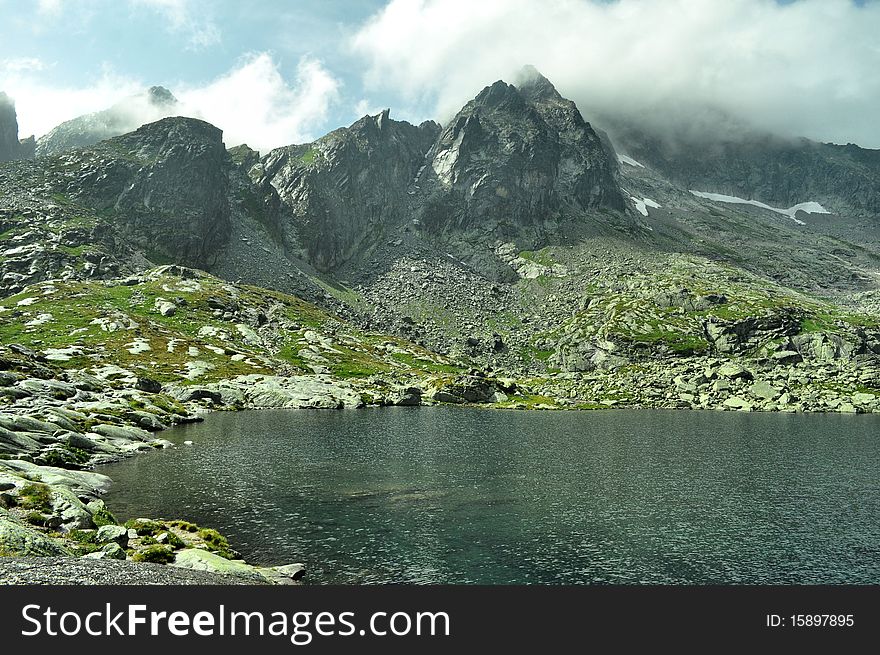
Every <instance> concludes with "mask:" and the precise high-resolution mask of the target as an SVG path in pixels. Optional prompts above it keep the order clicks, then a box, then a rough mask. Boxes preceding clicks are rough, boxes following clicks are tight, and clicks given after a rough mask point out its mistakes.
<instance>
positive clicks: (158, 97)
mask: <svg viewBox="0 0 880 655" xmlns="http://www.w3.org/2000/svg"><path fill="white" fill-rule="evenodd" d="M147 98H148V100H149V101H150V103H151V104H154V105H157V106H163V105H164V106H169V105H176V104H178V101H177V98H175V97H174V94H173V93H171V91H169V90H168V89H166V88H165V87H164V86H151V87H150V88H149V89H148V90H147Z"/></svg>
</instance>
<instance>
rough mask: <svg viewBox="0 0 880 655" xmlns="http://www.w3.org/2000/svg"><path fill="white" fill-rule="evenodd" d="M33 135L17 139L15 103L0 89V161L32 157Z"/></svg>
mask: <svg viewBox="0 0 880 655" xmlns="http://www.w3.org/2000/svg"><path fill="white" fill-rule="evenodd" d="M34 148H35V144H34V137H29V138H27V139H22V140H19V138H18V116H17V114H16V113H15V103H14V102H13V101H12V98H10V97H9V96H8V95H6V94H5V93H4V92H2V91H0V162H3V161H15V160H17V159H33V157H34Z"/></svg>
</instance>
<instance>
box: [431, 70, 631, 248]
mask: <svg viewBox="0 0 880 655" xmlns="http://www.w3.org/2000/svg"><path fill="white" fill-rule="evenodd" d="M521 77H522V82H520V84H519V87H517V86H513V85H511V84H507V83H506V82H503V81H498V82H495V83H494V84H492V85H491V86H488V87H486V88H485V89H483V91H481V92H480V94H479V95H477V97H476V98H474V99H473V100H472V101H470V102H469V103H468V104H467V105H465V106H464V108H463V109H462V110H461V111H460V112H459V113H458V114H457V115H456V116H455V117H454V118H453V119H452V120H451V121H450V122H449V124H448V125H447V126H446V127H445V129H444V130H443V132H442V133H441V134H440V136H439V137H438V140H437V142H436V143H435V144H434V146H433V147H432V149H431V151H430V152H429V153H428V158H427V162H426V164H427V165H426V166H425V168H424V169H423V170H422V172H421V174H420V176H419V183H420V184H421V185H422V186H424V187H425V188H426V189H427V190H428V195H427V200H426V203H425V207H424V209H423V210H422V211H421V213H420V216H419V218H420V220H421V222H422V224H423V226H424V229H425V230H427V231H429V232H435V233H436V232H445V231H449V230H467V229H475V230H478V231H480V232H481V233H482V234H484V235H485V234H494V235H496V236H498V237H511V236H513V237H515V236H518V235H519V234H520V233H521V231H522V228H524V227H531V228H536V227H538V228H539V227H540V226H541V225H542V224H543V223H544V222H546V221H550V220H559V219H562V218H563V217H566V216H576V217H582V216H583V215H584V213H585V212H589V211H591V210H596V209H599V208H604V209H611V210H622V209H623V208H624V202H623V197H622V195H621V192H620V189H619V187H618V185H617V182H616V180H615V170H616V164H615V163H614V162H613V160H612V159H611V157H610V156H609V153H608V152H607V151H606V149H605V147H604V146H603V144H602V143H601V140H600V139H599V137H598V135H597V134H596V133H595V131H594V130H593V129H592V127H591V126H590V124H589V123H587V122H585V121H584V119H583V118H582V117H581V115H580V112H579V111H578V109H577V107H576V106H575V105H574V103H573V102H571V101H570V100H566V99H565V98H563V97H562V96H561V95H559V93H558V92H557V91H556V89H555V88H554V87H553V85H552V84H551V83H550V82H549V81H548V80H547V79H546V78H544V77H543V76H541V75H540V74H539V73H538V72H537V71H535V70H534V69H527V70H525V71H524V72H523V73H522V75H521Z"/></svg>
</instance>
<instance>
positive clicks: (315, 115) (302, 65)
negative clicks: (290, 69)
mask: <svg viewBox="0 0 880 655" xmlns="http://www.w3.org/2000/svg"><path fill="white" fill-rule="evenodd" d="M339 88H340V82H339V81H338V80H337V79H336V78H335V77H333V75H331V74H330V73H329V72H328V71H327V70H326V69H325V68H324V66H323V65H322V64H321V62H320V61H318V60H316V59H313V58H310V57H303V58H302V59H300V61H299V64H298V65H297V68H296V76H295V79H294V80H293V82H292V83H290V82H288V81H287V80H286V79H285V78H284V76H283V75H282V74H281V70H280V68H279V64H278V62H276V61H275V60H274V59H273V58H272V56H271V55H269V54H268V53H258V54H252V55H248V56H246V57H245V58H244V59H243V60H242V61H241V62H240V64H239V65H238V66H236V67H235V68H234V69H233V70H231V71H229V72H228V73H226V74H225V75H223V76H221V77H219V78H217V79H216V80H214V81H212V82H210V83H208V84H206V85H202V86H197V87H190V88H183V89H180V90H178V91H176V93H177V95H178V97H179V98H180V100H181V101H182V102H183V104H184V107H185V108H186V109H185V111H186V112H187V113H189V114H191V115H194V116H199V117H202V118H204V119H205V120H207V121H208V122H210V123H213V124H214V125H217V126H218V127H220V128H221V129H223V131H224V140H225V142H226V144H227V145H228V146H233V145H238V144H240V143H247V144H248V145H250V146H251V147H252V148H256V149H258V150H260V151H261V152H266V151H267V150H269V149H270V148H275V147H278V146H283V145H289V144H291V143H302V142H305V141H311V140H313V139H314V138H315V137H317V136H320V134H316V133H315V132H314V130H316V129H318V128H320V127H322V125H323V123H324V122H325V121H326V119H327V113H328V111H329V108H330V106H331V105H332V103H334V102H336V101H338V99H339Z"/></svg>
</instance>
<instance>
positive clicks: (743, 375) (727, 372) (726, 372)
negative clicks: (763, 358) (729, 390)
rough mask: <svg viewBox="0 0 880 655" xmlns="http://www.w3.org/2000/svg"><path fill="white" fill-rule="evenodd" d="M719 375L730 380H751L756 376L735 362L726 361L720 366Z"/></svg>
mask: <svg viewBox="0 0 880 655" xmlns="http://www.w3.org/2000/svg"><path fill="white" fill-rule="evenodd" d="M718 375H719V377H723V378H727V379H728V380H740V379H742V380H751V379H752V378H753V377H754V376H753V375H752V374H751V373H750V372H749V371H747V370H746V369H744V368H743V367H742V366H740V365H739V364H736V363H735V362H726V363H724V364H722V365H721V366H720V367H719V368H718Z"/></svg>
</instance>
